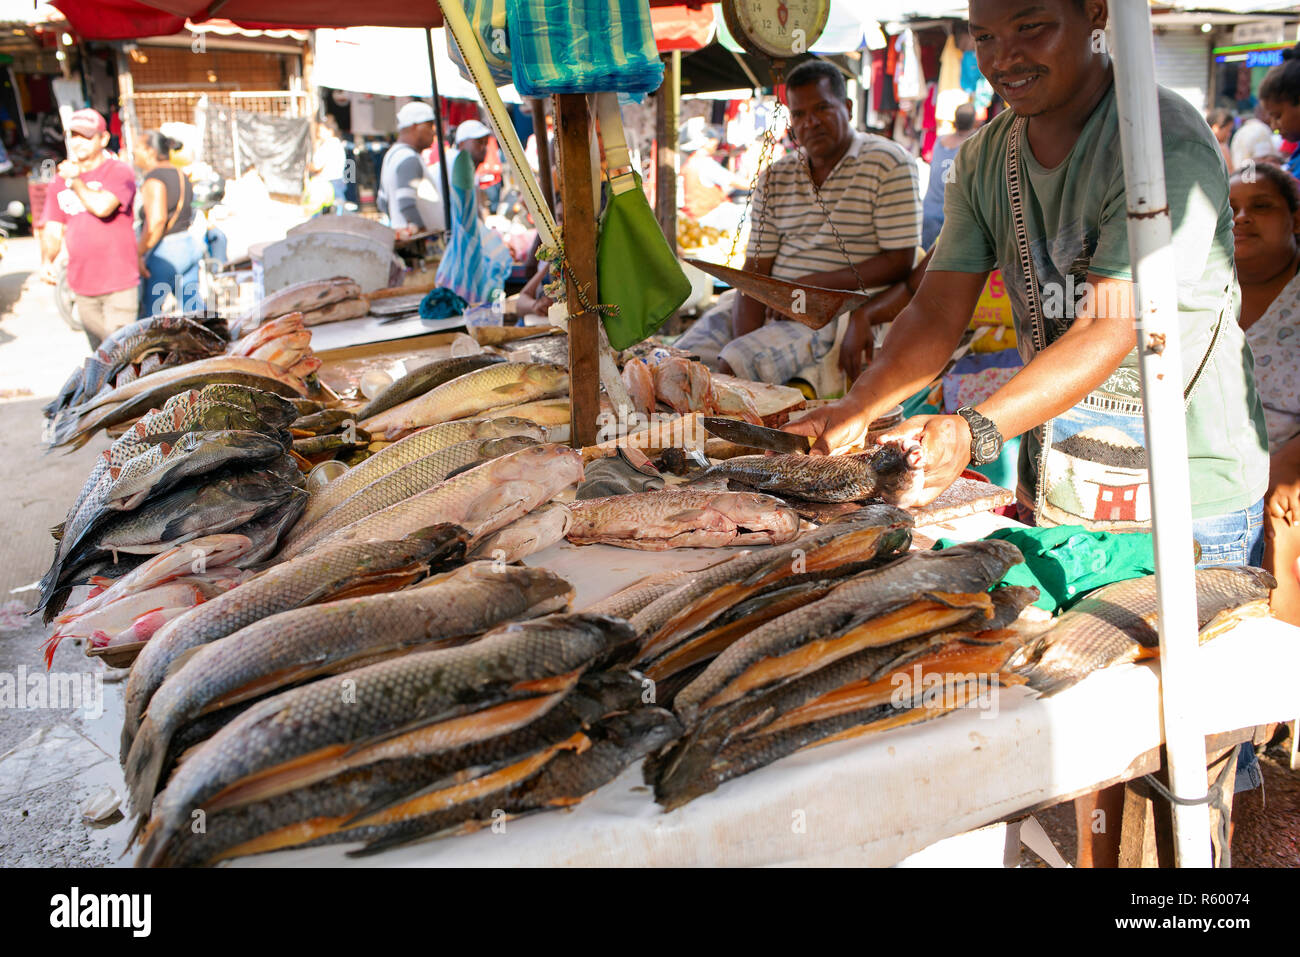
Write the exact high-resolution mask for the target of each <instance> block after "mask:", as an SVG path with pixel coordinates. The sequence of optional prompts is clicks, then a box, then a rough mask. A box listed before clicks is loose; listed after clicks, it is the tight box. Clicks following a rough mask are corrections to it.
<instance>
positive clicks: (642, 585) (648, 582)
mask: <svg viewBox="0 0 1300 957" xmlns="http://www.w3.org/2000/svg"><path fill="white" fill-rule="evenodd" d="M720 561H727V559H726V558H723V559H720ZM685 574H686V572H684V571H682V570H681V569H674V570H673V571H667V572H659V573H658V574H655V575H647V576H646V577H645V578H642V579H641V580H640V581H636V582H633V583H632V584H631V585H628V586H627V587H626V588H620V589H619V590H618V591H616V592H614V593H613V594H612V595H607V596H606V597H604V598H602V599H601V600H600V601H598V602H594V603H593V604H590V605H588V606H587V607H586V608H583V609H582V611H585V612H590V613H591V614H593V615H613V616H614V617H615V618H629V619H630V618H631V617H632V616H633V615H635V614H636V613H637V612H639V611H640V610H641V609H642V608H644V607H645V606H646V605H648V604H650V603H651V602H652V601H654V600H655V599H656V598H661V597H663V596H664V595H666V594H668V593H669V592H670V591H675V590H676V589H678V588H680V587H681V586H682V582H683V577H682V576H683V575H685Z"/></svg>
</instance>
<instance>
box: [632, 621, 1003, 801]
mask: <svg viewBox="0 0 1300 957" xmlns="http://www.w3.org/2000/svg"><path fill="white" fill-rule="evenodd" d="M1019 646H1020V643H1019V639H1018V637H1016V636H1015V635H1014V634H1011V633H1008V632H1004V631H1002V632H1000V631H993V632H985V633H984V634H983V635H981V636H976V637H975V638H969V637H957V636H954V635H933V636H932V635H926V636H922V637H919V638H916V639H913V640H911V641H908V642H900V643H898V644H895V645H890V646H887V647H883V648H872V649H867V650H865V651H861V652H858V653H857V654H855V655H852V656H850V657H848V658H843V659H841V660H839V661H836V662H834V663H833V664H831V665H828V666H827V667H825V668H822V669H819V670H817V671H815V672H813V673H811V674H809V675H807V676H804V677H802V678H798V679H796V680H795V681H792V682H790V683H789V684H786V685H783V686H781V687H779V688H777V689H775V690H774V691H769V692H767V693H765V694H762V695H759V696H757V697H755V698H753V699H750V700H746V701H741V702H738V703H736V704H733V705H730V706H728V707H726V708H723V709H720V710H718V711H716V712H714V713H713V714H711V715H709V716H708V717H707V718H705V719H704V722H703V724H702V725H701V726H700V727H698V728H696V729H694V730H693V731H692V732H691V733H690V734H689V735H688V736H687V737H686V738H684V739H683V740H682V741H681V742H679V743H678V744H677V745H675V746H674V747H672V748H670V749H669V750H668V751H666V752H665V753H664V754H662V755H659V756H656V757H654V758H652V759H650V760H649V761H647V763H646V767H645V773H646V779H647V782H649V783H653V785H654V788H655V799H656V800H657V801H658V802H659V803H660V804H661V805H663V807H664V809H665V810H668V811H670V810H673V809H674V808H677V807H680V806H681V805H683V804H685V803H687V802H688V801H690V800H693V799H694V798H696V797H699V796H700V795H702V794H707V793H708V792H710V791H713V790H715V789H716V788H717V787H718V786H719V785H720V784H722V783H723V782H725V781H728V780H730V779H732V778H735V777H739V776H740V775H742V774H747V773H749V772H750V771H754V770H756V769H758V768H761V767H765V766H767V765H769V764H772V763H773V762H775V761H777V760H779V759H780V758H783V757H785V756H787V755H790V754H793V753H794V752H796V751H798V750H800V749H802V748H808V747H816V746H818V745H822V744H829V743H830V742H832V741H836V740H841V739H843V738H846V737H853V736H856V735H859V734H865V733H871V732H876V731H883V730H887V729H889V728H895V727H900V726H903V725H907V724H914V723H916V722H918V721H925V720H929V719H931V718H935V717H939V716H941V715H943V714H946V713H947V712H949V711H951V710H953V709H954V708H956V707H961V706H962V705H964V704H966V703H968V702H973V701H977V700H980V699H981V697H982V696H984V695H986V694H988V693H989V691H990V690H992V689H991V688H990V684H991V680H992V679H998V678H999V677H1001V678H1006V679H1008V680H1009V682H1012V683H1013V682H1014V681H1015V678H1014V676H1007V675H1002V674H1001V673H1002V669H1003V668H1004V666H1005V665H1006V662H1007V659H1008V658H1009V656H1011V655H1012V654H1013V652H1014V651H1015V650H1016V649H1017V648H1019ZM900 674H901V675H902V676H905V677H906V678H907V679H908V681H913V680H917V679H919V680H920V681H921V682H922V687H926V686H927V685H928V686H933V685H940V686H941V687H943V688H944V689H945V691H946V693H945V694H943V695H932V696H931V697H930V698H928V699H927V698H926V697H924V696H923V695H914V696H907V695H905V694H902V693H900V688H901V687H902V684H903V683H900V682H899V681H897V680H895V676H897V675H900ZM971 678H974V679H975V681H974V682H973V683H972V682H971V680H970V679H971ZM981 680H983V681H984V684H983V685H982V686H981V684H980V682H981ZM917 691H918V692H919V691H920V689H917Z"/></svg>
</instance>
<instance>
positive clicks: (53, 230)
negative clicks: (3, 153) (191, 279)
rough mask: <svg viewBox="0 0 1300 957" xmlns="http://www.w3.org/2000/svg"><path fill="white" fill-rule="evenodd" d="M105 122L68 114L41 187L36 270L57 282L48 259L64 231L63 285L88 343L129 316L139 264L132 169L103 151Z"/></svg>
mask: <svg viewBox="0 0 1300 957" xmlns="http://www.w3.org/2000/svg"><path fill="white" fill-rule="evenodd" d="M108 137H109V134H108V126H107V124H106V123H105V122H104V118H103V117H102V116H100V114H99V113H98V112H97V111H95V110H89V109H88V110H77V111H76V112H75V113H73V114H72V117H71V119H70V120H69V121H68V143H69V150H70V152H71V157H70V158H69V159H66V160H64V161H63V162H62V163H60V164H59V168H58V171H57V174H56V175H55V177H54V181H53V182H52V183H50V188H49V189H48V190H47V191H46V194H45V220H46V222H45V226H44V228H43V229H42V230H41V275H42V278H43V279H45V281H46V282H49V283H54V282H56V281H57V279H56V276H55V272H54V262H55V260H56V259H58V257H59V249H60V247H61V246H62V245H63V241H64V238H65V234H66V239H67V243H68V285H69V286H70V287H71V289H72V293H73V296H74V297H75V299H76V305H77V314H78V315H79V316H80V317H81V323H82V326H83V327H84V328H85V330H86V338H87V339H89V340H90V348H91V349H92V350H93V349H97V348H98V347H99V344H100V342H102V341H103V340H104V339H106V338H107V337H108V336H109V335H110V334H112V333H113V332H114V330H117V329H120V328H121V327H122V326H125V325H127V324H128V323H132V322H134V321H135V319H136V309H137V307H138V305H139V289H140V263H139V259H138V257H137V254H136V247H135V230H134V227H133V222H132V219H133V213H134V209H133V206H134V202H135V172H134V171H133V170H132V169H131V167H130V166H128V165H127V164H126V163H123V162H121V161H120V160H116V159H113V158H112V157H110V156H109V155H108V154H107V153H105V152H104V147H105V146H107V145H108Z"/></svg>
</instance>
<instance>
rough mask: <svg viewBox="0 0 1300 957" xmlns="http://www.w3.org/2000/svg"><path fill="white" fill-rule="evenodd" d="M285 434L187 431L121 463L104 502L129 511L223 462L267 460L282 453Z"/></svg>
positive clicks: (241, 431)
mask: <svg viewBox="0 0 1300 957" xmlns="http://www.w3.org/2000/svg"><path fill="white" fill-rule="evenodd" d="M287 438H288V434H287V433H279V434H274V433H265V432H252V431H247V430H239V431H233V430H219V431H212V432H187V433H185V434H184V435H182V436H181V437H180V438H179V439H177V440H176V443H175V444H174V445H167V444H166V443H163V444H162V445H156V446H153V448H152V449H151V450H150V452H151V453H155V454H145V455H141V456H137V457H136V458H134V459H132V460H131V461H130V462H128V463H127V464H126V465H124V466H123V467H122V470H121V472H120V473H119V474H118V477H117V480H116V481H114V482H113V484H112V485H111V486H110V487H109V490H108V494H107V496H106V497H105V499H104V506H105V507H106V508H110V509H118V510H126V511H129V510H131V509H134V508H136V507H137V506H138V505H140V503H141V502H143V501H144V500H145V498H146V497H148V496H151V495H153V496H156V495H160V494H162V493H163V492H166V491H167V490H169V489H171V488H174V487H175V486H176V485H178V484H179V483H180V482H182V481H184V480H185V479H188V478H192V477H194V476H196V475H202V474H204V473H207V472H213V471H216V470H217V469H218V468H221V467H222V466H224V465H233V464H236V463H245V464H252V463H255V462H269V461H271V460H272V459H275V458H278V457H279V456H281V455H282V454H284V452H285V450H286V448H287V445H288V442H287Z"/></svg>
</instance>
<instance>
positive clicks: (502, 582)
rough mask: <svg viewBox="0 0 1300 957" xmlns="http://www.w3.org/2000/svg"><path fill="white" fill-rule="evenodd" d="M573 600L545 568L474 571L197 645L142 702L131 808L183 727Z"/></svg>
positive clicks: (295, 614)
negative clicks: (311, 681) (146, 703)
mask: <svg viewBox="0 0 1300 957" xmlns="http://www.w3.org/2000/svg"><path fill="white" fill-rule="evenodd" d="M572 598H573V588H572V586H571V585H569V583H568V582H566V581H565V580H564V579H562V578H560V577H559V576H558V575H555V574H554V573H552V572H548V571H546V570H544V569H537V568H505V569H499V570H494V569H493V568H492V566H491V565H490V564H483V563H476V564H472V565H467V566H465V567H464V568H461V569H458V570H456V571H454V572H451V573H449V574H446V575H440V576H438V577H437V578H435V579H433V580H431V581H430V582H428V583H426V584H423V585H421V586H419V587H417V588H413V589H410V590H408V591H400V592H394V593H391V594H381V595H366V596H362V597H359V598H345V599H342V600H339V601H332V602H326V603H324V604H316V605H309V606H307V607H305V608H297V609H294V610H291V611H285V612H281V613H280V614H277V615H272V616H270V617H268V618H263V619H262V620H261V621H258V622H254V623H253V624H251V625H248V626H246V627H245V628H243V629H242V630H240V631H237V632H235V633H234V634H232V635H229V636H227V637H225V638H221V639H219V640H217V641H214V642H211V643H209V644H206V645H203V646H201V647H200V648H198V649H196V650H195V651H194V652H193V654H192V655H191V656H190V657H189V658H188V659H187V660H186V661H185V662H184V663H183V665H182V666H181V667H180V668H179V669H174V670H173V671H172V673H171V674H170V675H169V676H168V678H167V680H166V681H164V682H163V685H162V687H161V688H159V689H158V691H157V692H156V693H155V694H154V696H153V698H152V699H151V700H150V702H149V710H148V711H147V713H146V714H145V719H144V722H143V723H142V724H141V725H140V730H139V732H138V733H137V734H136V736H135V741H134V743H133V744H132V746H131V753H130V756H129V757H128V759H127V762H126V781H127V785H128V787H129V788H130V790H131V794H132V806H133V807H135V809H136V810H137V811H138V812H140V813H147V812H148V808H149V802H150V801H151V800H152V799H153V795H154V792H155V791H156V789H157V784H158V781H159V775H160V773H161V771H162V763H163V759H164V757H165V756H166V754H167V743H168V741H169V740H170V739H171V736H172V733H173V732H174V731H175V730H176V729H177V728H178V727H180V725H182V724H184V723H185V722H187V721H191V720H193V719H194V718H197V717H199V716H200V715H202V714H204V713H207V712H210V711H215V710H218V709H220V708H225V707H228V706H230V705H232V704H238V703H239V702H241V701H244V700H247V699H249V698H252V697H260V696H262V695H266V694H269V693H271V692H273V691H276V690H278V689H280V688H283V687H285V686H287V685H291V684H296V683H298V682H301V681H305V680H307V679H310V678H315V677H319V676H320V675H324V674H332V673H334V672H337V671H342V670H346V669H347V668H350V667H356V666H357V665H358V663H360V661H361V660H362V659H365V658H371V659H374V658H375V657H376V656H379V655H383V654H392V653H394V652H397V651H399V650H401V649H405V648H410V647H414V646H445V645H447V644H450V643H453V642H457V641H462V640H464V639H465V638H468V637H470V636H472V635H476V634H479V633H481V632H484V631H487V630H488V629H490V628H493V627H495V626H496V625H498V624H501V623H502V622H503V621H509V620H512V619H523V618H534V617H537V616H538V615H545V614H550V613H553V612H556V611H561V610H563V609H565V608H566V607H567V606H568V604H569V602H570V601H571V600H572Z"/></svg>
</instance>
